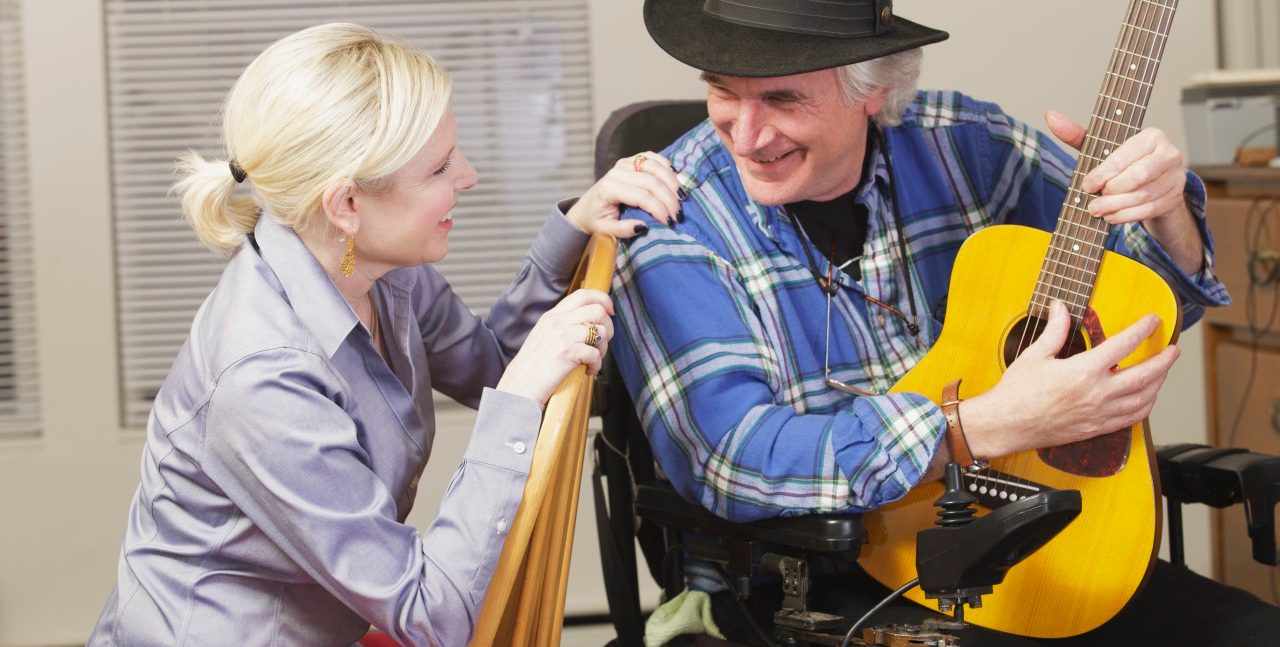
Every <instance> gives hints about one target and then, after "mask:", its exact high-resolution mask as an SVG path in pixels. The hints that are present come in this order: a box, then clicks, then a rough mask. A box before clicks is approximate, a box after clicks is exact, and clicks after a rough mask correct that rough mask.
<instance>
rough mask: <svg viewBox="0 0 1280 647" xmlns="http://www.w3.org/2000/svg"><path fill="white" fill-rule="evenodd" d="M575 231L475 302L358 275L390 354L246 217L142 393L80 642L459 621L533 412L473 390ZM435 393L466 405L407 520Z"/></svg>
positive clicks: (569, 262) (424, 639) (265, 222)
mask: <svg viewBox="0 0 1280 647" xmlns="http://www.w3.org/2000/svg"><path fill="white" fill-rule="evenodd" d="M585 242H586V236H585V235H583V234H581V233H579V232H578V231H576V230H575V229H573V228H572V227H571V226H570V225H569V224H568V222H567V221H566V220H565V219H564V217H563V216H562V215H561V214H560V213H559V212H557V213H554V214H552V215H551V216H550V218H549V219H548V221H547V223H546V225H544V227H543V229H542V231H541V233H540V234H539V235H538V237H537V239H536V240H535V242H534V244H533V247H532V249H531V250H530V253H529V256H528V258H527V259H526V262H525V264H524V266H523V267H522V268H521V269H520V271H519V273H518V274H517V276H516V279H515V280H514V281H513V282H512V284H511V285H510V286H509V287H508V289H507V290H506V292H505V293H504V294H503V295H502V296H501V297H500V298H499V299H498V302H497V303H496V304H495V305H494V307H493V309H492V310H491V311H490V313H489V315H488V316H487V317H486V318H484V319H481V318H480V317H478V316H477V315H476V314H475V313H473V312H472V311H471V310H469V309H468V308H467V307H466V306H465V305H464V304H463V303H462V301H461V300H460V299H459V298H458V297H457V296H456V295H455V294H454V293H453V291H452V290H451V289H450V288H449V285H448V283H446V282H445V280H444V279H443V278H442V277H441V276H440V274H439V273H438V272H437V271H436V270H435V269H434V268H432V267H430V266H421V267H412V268H405V269H401V270H397V271H394V272H390V273H388V274H387V275H385V276H384V277H383V278H381V279H379V280H378V281H377V283H376V284H375V285H374V301H375V304H376V307H377V308H378V313H379V317H381V321H382V322H383V329H384V333H383V334H384V335H385V336H386V342H387V350H388V353H389V354H390V365H388V363H387V362H384V361H383V360H382V358H381V357H379V355H378V353H377V352H376V351H375V350H374V348H373V346H372V344H371V343H370V337H369V334H368V331H367V330H366V329H365V327H364V326H363V325H362V324H361V323H360V322H359V320H358V318H357V317H356V315H355V313H354V312H353V311H352V310H351V308H350V307H349V306H348V305H347V303H346V302H345V301H344V300H343V298H342V296H341V295H340V294H339V293H338V291H337V289H336V288H335V287H334V286H333V284H332V283H331V282H330V281H329V279H328V278H327V276H326V275H325V272H324V270H323V269H322V268H321V267H320V266H319V264H318V263H317V262H316V260H315V258H314V257H313V256H312V255H311V254H310V252H309V251H308V250H307V249H306V247H305V246H304V245H303V243H302V241H301V240H300V239H299V238H298V237H297V235H295V234H294V233H293V231H292V230H290V229H288V228H286V227H284V226H282V225H280V224H279V223H277V222H276V221H275V219H274V218H273V217H270V216H269V215H264V216H263V217H262V218H261V219H260V220H259V223H258V225H257V228H256V231H255V233H254V236H252V237H251V238H250V240H249V242H247V243H246V244H245V245H244V246H242V247H241V249H240V250H239V251H237V252H236V254H235V255H234V256H233V257H232V259H231V260H230V262H229V263H228V265H227V267H226V270H225V271H224V272H223V275H222V277H221V279H220V280H219V282H218V285H217V287H216V288H215V289H214V290H213V292H212V293H211V294H210V295H209V297H208V299H207V300H206V301H205V303H204V305H203V306H202V307H201V308H200V310H199V312H198V313H197V314H196V317H195V321H194V322H193V324H192V327H191V334H190V337H189V338H188V339H187V342H186V344H185V345H184V346H183V347H182V350H181V351H180V352H179V354H178V357H177V358H176V359H175V360H174V363H173V368H172V370H171V371H170V373H169V376H168V378H167V379H166V380H165V383H164V386H163V387H162V388H161V390H160V392H159V394H158V395H157V397H156V399H155V404H154V407H153V409H152V412H151V418H150V421H149V422H148V425H147V443H146V447H145V449H144V451H143V456H142V482H141V485H140V486H139V488H138V491H137V493H136V494H135V496H134V498H133V502H132V505H131V506H130V509H129V521H128V528H127V529H126V533H125V538H124V544H123V546H122V548H121V554H120V565H119V574H118V580H117V583H116V587H115V590H114V591H113V592H112V594H111V597H110V599H109V600H108V601H107V604H106V608H105V609H104V610H103V612H102V617H101V618H100V619H99V621H98V625H97V627H96V628H95V629H94V632H93V635H92V636H91V637H90V638H89V645H91V646H95V647H96V646H102V645H122V646H128V647H142V646H146V645H163V646H165V647H173V646H177V645H185V646H194V645H216V646H218V647H225V646H227V645H306V646H313V645H351V644H352V643H353V642H355V641H356V640H358V639H359V637H360V636H361V635H362V634H363V633H364V632H365V631H366V630H367V629H368V627H369V624H370V623H373V624H375V625H377V626H378V627H379V628H381V629H382V630H384V631H386V632H388V633H390V634H391V635H392V636H393V637H395V638H396V639H397V640H398V641H400V642H401V643H402V644H405V645H437V644H438V645H463V644H465V643H466V642H467V641H468V640H469V639H470V636H471V633H472V630H473V628H474V625H475V621H476V617H477V614H478V611H479V609H480V606H481V603H482V602H483V600H484V596H485V592H486V590H487V588H488V585H489V580H490V576H491V575H492V573H493V569H494V566H495V564H496V563H497V560H498V556H499V554H500V552H501V550H502V543H503V540H504V539H505V536H506V532H505V531H506V529H507V526H508V525H509V524H510V522H511V520H512V519H513V517H514V516H515V512H516V508H517V506H518V504H519V502H520V497H521V493H522V491H523V488H524V483H525V479H526V477H527V475H528V470H529V464H530V460H531V455H532V448H533V446H534V441H535V439H536V436H537V431H538V426H539V422H540V418H541V413H542V412H541V409H540V407H539V406H538V404H537V403H535V402H533V401H531V400H528V399H525V398H521V397H518V396H514V395H510V394H506V393H502V392H499V391H494V390H491V389H489V388H486V387H490V386H493V385H494V384H496V383H497V381H498V378H499V376H500V375H501V374H502V370H503V368H504V367H505V366H506V364H507V363H508V362H509V361H510V359H511V357H512V356H513V355H514V354H515V351H516V350H517V349H518V348H519V345H520V344H521V342H523V340H524V338H525V336H526V335H527V334H528V332H529V329H530V328H531V327H532V326H533V324H534V323H535V321H536V320H537V318H538V316H539V315H541V314H542V312H544V311H545V310H546V309H547V308H549V307H550V306H551V305H552V304H553V303H554V302H555V301H556V300H557V299H559V297H560V296H561V295H562V294H563V292H564V290H565V288H566V287H567V284H568V277H569V276H570V274H571V272H572V269H573V267H574V264H575V263H576V261H577V256H578V254H579V253H580V252H581V250H582V248H583V246H584V244H585ZM432 389H435V390H438V391H440V392H442V393H444V394H446V395H449V396H451V397H453V398H455V399H457V400H459V401H460V402H463V403H464V404H467V405H470V406H473V407H474V406H478V407H479V417H478V420H477V422H476V428H475V431H474V432H473V434H472V436H471V440H470V443H469V445H468V447H467V450H466V454H465V456H464V458H463V462H462V465H461V466H459V467H458V469H457V472H456V473H455V474H454V476H453V481H452V482H451V483H450V485H449V488H448V491H447V492H446V493H445V495H444V499H443V501H442V502H441V504H440V512H439V516H438V517H437V518H436V520H435V522H434V523H432V524H431V526H430V527H429V528H428V529H427V530H426V531H425V532H423V533H419V531H418V530H417V529H415V528H412V527H409V526H406V525H404V523H403V522H404V519H405V517H406V516H407V515H408V513H409V508H410V506H412V504H413V498H414V491H415V489H416V485H417V482H418V477H419V476H420V475H421V473H422V470H423V468H424V467H425V466H426V464H427V459H428V458H429V457H430V455H431V443H432V440H433V438H434V436H435V423H434V410H433V407H432V394H431V392H432Z"/></svg>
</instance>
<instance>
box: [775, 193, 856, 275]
mask: <svg viewBox="0 0 1280 647" xmlns="http://www.w3.org/2000/svg"><path fill="white" fill-rule="evenodd" d="M856 191H857V189H854V190H853V191H850V192H848V193H846V194H844V195H841V196H839V197H837V198H835V199H833V200H826V201H823V202H815V201H812V200H803V201H801V202H793V203H791V204H788V205H786V208H787V213H789V214H791V215H793V216H795V218H796V219H797V220H799V221H800V226H801V227H803V228H804V233H806V234H808V235H809V240H810V241H811V242H812V243H813V245H814V247H816V248H818V251H820V252H822V255H823V256H826V257H827V260H830V261H831V262H833V263H835V264H836V265H844V264H845V262H847V261H848V260H849V259H851V258H854V257H856V256H860V255H861V254H862V248H863V246H864V245H865V244H866V242H867V215H868V214H867V207H866V206H865V205H862V204H858V203H857V202H855V201H854V199H853V195H854V193H855V192H856ZM833 243H834V246H833ZM833 249H834V250H835V251H834V253H832V250H833ZM844 273H845V274H848V275H849V276H850V277H852V278H853V280H855V281H857V280H859V279H861V278H862V272H861V270H859V269H858V263H849V265H848V266H846V267H845V268H844Z"/></svg>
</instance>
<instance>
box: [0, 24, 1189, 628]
mask: <svg viewBox="0 0 1280 647" xmlns="http://www.w3.org/2000/svg"><path fill="white" fill-rule="evenodd" d="M1123 4H1124V3H1120V2H1116V1H1115V0H1076V1H1075V2H1071V3H1059V2H1053V3H1051V2H1045V1H1043V0H1041V1H1033V2H1028V1H1026V0H1022V1H1020V2H1016V1H1014V0H986V1H985V2H982V3H974V2H955V1H954V0H900V1H899V2H898V3H897V5H898V8H899V10H900V11H901V12H902V13H903V14H904V15H907V16H909V17H911V18H915V19H918V20H919V21H921V22H925V23H928V24H931V25H934V26H937V27H940V28H944V29H948V30H950V31H951V32H952V34H953V38H952V40H951V41H949V42H947V43H944V44H941V45H937V46H933V47H930V48H929V53H928V55H927V56H926V69H925V73H924V79H923V84H924V85H925V86H931V87H954V88H959V89H964V90H967V91H969V92H971V93H973V94H975V95H978V96H981V97H983V98H988V99H994V100H997V101H999V102H1001V103H1002V104H1003V105H1004V106H1005V107H1006V108H1007V109H1008V110H1009V111H1010V112H1012V113H1014V114H1015V115H1020V116H1022V117H1024V118H1026V119H1028V120H1030V121H1033V122H1035V121H1036V120H1037V119H1038V117H1037V115H1038V114H1039V113H1040V112H1041V111H1042V110H1043V109H1044V108H1047V107H1059V108H1061V109H1063V110H1065V111H1067V112H1068V113H1070V114H1072V115H1075V116H1077V117H1078V118H1081V119H1083V118H1084V117H1085V116H1086V115H1087V111H1088V108H1089V106H1090V104H1091V103H1092V97H1093V96H1094V94H1095V93H1096V91H1097V88H1098V86H1099V83H1100V79H1101V74H1102V68H1103V66H1104V65H1105V61H1106V53H1107V52H1108V51H1109V48H1110V47H1111V44H1112V42H1113V41H1114V36H1115V31H1116V26H1117V21H1118V17H1119V14H1120V12H1121V10H1122V5H1123ZM1182 5H1183V6H1182V8H1181V9H1180V16H1179V18H1178V24H1177V25H1176V26H1175V29H1174V34H1173V42H1172V45H1171V46H1170V48H1169V52H1168V53H1167V55H1166V62H1165V64H1164V69H1163V72H1162V75H1161V79H1160V83H1159V88H1158V92H1157V95H1156V97H1155V100H1154V102H1153V105H1152V108H1151V110H1150V113H1149V118H1148V121H1149V123H1151V124H1159V125H1162V126H1164V127H1166V128H1167V129H1168V130H1169V131H1170V132H1171V133H1172V134H1173V135H1174V138H1175V140H1179V141H1180V140H1181V124H1180V121H1179V117H1178V113H1177V104H1176V98H1175V97H1176V91H1177V89H1178V88H1179V87H1180V86H1181V85H1182V84H1183V83H1184V82H1185V81H1186V80H1187V78H1189V76H1190V75H1191V74H1192V73H1193V72H1196V71H1200V70H1204V69H1208V68H1210V67H1212V65H1213V51H1214V47H1213V31H1212V30H1213V25H1212V14H1211V8H1210V3H1206V2H1183V3H1182ZM21 6H22V8H23V11H24V13H25V15H26V28H25V38H26V43H27V72H28V95H29V115H28V119H29V123H30V140H29V141H30V146H31V160H32V174H31V175H32V192H31V196H32V208H33V213H34V220H35V226H34V232H33V233H34V239H35V243H34V244H35V247H36V249H35V252H36V267H35V270H36V281H37V285H36V289H37V294H38V300H37V304H38V305H37V312H36V316H37V323H38V326H39V332H40V335H39V349H38V350H39V358H40V359H39V368H40V372H41V378H42V380H43V384H44V385H45V389H44V393H43V400H42V414H43V417H44V431H43V435H42V437H41V438H40V439H38V440H35V441H30V442H19V443H13V442H5V443H3V444H0V520H2V521H0V645H8V646H18V645H47V644H71V643H75V642H76V641H83V640H84V638H85V636H87V634H88V631H89V629H90V627H91V626H92V624H93V622H94V620H95V619H96V618H97V614H98V612H99V610H100V609H101V606H102V603H103V601H104V600H105V598H106V596H107V593H108V592H109V590H110V588H111V584H112V582H113V581H114V577H115V567H116V558H117V551H118V547H119V540H120V537H121V535H122V533H123V529H124V521H125V511H126V509H127V506H128V501H129V498H130V496H131V494H132V492H133V490H134V488H135V487H136V484H137V479H138V458H139V453H140V451H141V442H140V436H139V434H138V433H137V430H127V429H120V427H119V423H118V419H119V412H118V404H117V400H116V393H117V392H118V383H117V379H118V378H117V373H116V361H117V360H116V350H115V330H114V321H115V311H114V293H115V286H114V282H113V278H112V277H113V273H114V270H113V259H112V248H111V238H112V233H111V227H110V222H111V221H110V218H111V213H110V195H109V191H108V186H109V172H108V168H107V159H108V151H107V145H106V141H107V132H106V116H105V104H106V99H105V92H104V83H105V81H104V72H103V70H104V63H103V44H102V25H101V13H102V12H101V6H100V0H57V1H56V2H51V1H49V0H22V2H21ZM640 7H641V3H640V1H639V0H591V1H590V9H591V24H592V29H593V33H592V39H593V53H594V69H593V77H594V79H595V81H596V94H595V110H594V111H595V115H596V123H597V125H598V124H599V123H600V122H601V121H603V119H604V118H605V117H606V116H607V115H608V113H609V112H610V111H611V110H613V109H615V108H617V107H619V106H622V105H625V104H626V103H629V102H632V101H637V100H646V99H657V98H696V97H700V96H702V95H703V90H702V88H701V87H700V84H699V83H698V81H697V74H696V72H695V71H693V70H690V69H688V68H686V67H684V66H682V65H680V64H679V63H676V62H674V61H673V60H671V59H670V58H669V57H668V56H667V55H666V54H664V53H663V52H661V51H660V50H659V49H658V48H657V47H655V46H654V45H653V44H652V43H651V42H650V41H649V39H648V36H647V35H646V34H645V32H644V29H643V26H642V24H641V19H640ZM1043 14H1053V15H1054V17H1053V25H1052V28H1051V29H1045V28H1043V27H1038V26H1036V25H1038V24H1039V20H1040V18H1041V16H1042V15H1043ZM1075 52H1079V53H1080V54H1079V55H1076V54H1074V53H1075ZM1184 346H1185V347H1186V350H1187V351H1188V352H1187V353H1185V355H1184V357H1183V359H1182V360H1181V361H1180V363H1179V366H1178V368H1177V369H1176V371H1177V372H1176V374H1175V375H1174V376H1173V377H1172V378H1171V380H1170V383H1169V384H1168V385H1166V387H1165V391H1164V395H1163V397H1162V401H1161V405H1160V408H1159V409H1158V411H1157V412H1156V414H1155V415H1154V416H1153V420H1152V426H1153V428H1154V429H1155V433H1156V436H1157V438H1158V442H1173V441H1175V440H1198V439H1201V438H1203V435H1204V428H1203V422H1202V421H1203V420H1204V411H1203V409H1204V406H1203V394H1202V387H1201V377H1200V361H1201V360H1200V345H1199V336H1198V334H1197V333H1196V332H1195V331H1193V332H1192V333H1190V334H1188V335H1187V336H1185V337H1184ZM469 420H470V416H469V415H466V414H456V413H450V414H447V415H445V416H442V420H441V423H442V424H441V432H440V435H439V440H438V446H437V450H436V453H435V455H434V456H433V465H441V466H444V465H451V464H455V463H456V460H457V457H458V456H460V454H461V447H462V443H463V440H464V439H465V435H466V433H467V429H468V426H469ZM588 467H589V466H588ZM449 471H450V470H449V469H443V468H442V469H431V470H428V471H427V473H426V475H425V476H424V479H423V483H422V486H421V499H420V504H419V506H418V510H417V512H416V513H415V514H414V515H413V516H412V517H411V520H412V521H413V522H414V523H416V524H417V525H419V526H424V525H425V523H426V520H428V519H429V518H430V516H431V515H432V513H433V512H434V510H435V507H436V504H435V502H436V501H438V499H439V495H440V492H442V491H443V489H444V486H445V480H446V479H447V476H445V475H446V474H447V473H448V472H449ZM585 483H586V482H585V481H584V485H585ZM579 510H580V512H581V514H580V518H579V524H578V531H577V532H578V541H577V546H578V550H577V551H575V557H574V567H573V568H574V570H573V572H572V579H571V586H570V591H569V603H568V609H569V612H570V613H575V612H576V613H585V612H591V611H602V610H603V609H604V596H603V589H602V587H601V583H600V576H599V573H598V568H599V567H598V558H597V556H596V550H595V538H594V527H593V525H592V517H591V503H590V498H589V497H584V498H583V499H582V503H581V504H580V507H579ZM1187 525H1188V543H1189V546H1188V555H1189V558H1190V559H1191V561H1192V564H1193V565H1195V566H1196V567H1197V568H1198V569H1199V570H1201V571H1202V572H1207V568H1208V544H1207V537H1208V531H1207V516H1200V515H1188V516H1187ZM650 595H652V593H650ZM650 599H652V597H650Z"/></svg>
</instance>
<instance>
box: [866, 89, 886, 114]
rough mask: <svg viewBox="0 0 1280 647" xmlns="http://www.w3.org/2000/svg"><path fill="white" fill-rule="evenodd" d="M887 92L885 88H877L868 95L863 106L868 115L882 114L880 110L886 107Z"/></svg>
mask: <svg viewBox="0 0 1280 647" xmlns="http://www.w3.org/2000/svg"><path fill="white" fill-rule="evenodd" d="M885 92H886V90H885V89H884V88H876V91H875V92H872V93H871V96H869V97H867V100H866V101H865V102H864V103H863V108H864V109H865V110H866V112H867V116H868V117H874V116H876V115H878V114H880V110H881V109H883V108H884V95H885Z"/></svg>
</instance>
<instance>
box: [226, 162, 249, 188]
mask: <svg viewBox="0 0 1280 647" xmlns="http://www.w3.org/2000/svg"><path fill="white" fill-rule="evenodd" d="M227 167H228V168H230V169H231V177H232V178H235V181H236V184H240V183H242V182H244V181H245V178H248V177H249V175H248V174H247V173H245V172H244V169H242V168H240V165H239V164H237V163H236V161H235V160H230V161H228V162H227Z"/></svg>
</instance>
